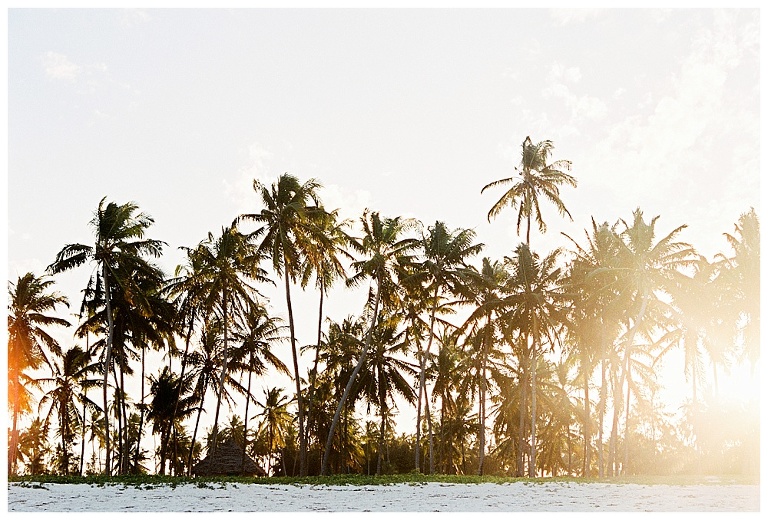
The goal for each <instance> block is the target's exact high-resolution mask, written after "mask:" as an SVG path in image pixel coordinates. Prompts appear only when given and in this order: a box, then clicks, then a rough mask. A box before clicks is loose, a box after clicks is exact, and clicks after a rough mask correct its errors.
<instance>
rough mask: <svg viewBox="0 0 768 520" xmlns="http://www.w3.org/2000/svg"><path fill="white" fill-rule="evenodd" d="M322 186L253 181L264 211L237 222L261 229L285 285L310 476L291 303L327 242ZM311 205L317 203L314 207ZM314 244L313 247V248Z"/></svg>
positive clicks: (302, 462) (303, 453)
mask: <svg viewBox="0 0 768 520" xmlns="http://www.w3.org/2000/svg"><path fill="white" fill-rule="evenodd" d="M320 187H321V186H320V183H318V182H317V181H316V180H314V179H310V180H308V181H307V182H305V183H304V184H301V183H300V182H299V180H298V179H297V178H296V177H294V176H293V175H290V174H288V173H284V174H283V175H281V176H280V178H279V179H278V181H277V183H274V184H272V187H271V189H268V188H267V187H266V186H264V185H263V184H262V183H260V182H259V181H256V180H254V181H253V189H254V190H255V191H256V192H257V193H259V195H260V196H261V199H262V202H263V204H264V209H262V210H261V212H259V213H251V214H244V215H240V216H239V217H238V218H237V221H240V220H249V221H253V222H256V223H257V224H259V225H260V226H261V227H259V228H258V229H257V230H256V231H255V232H254V233H252V234H251V237H254V238H255V237H259V236H262V235H263V237H262V239H261V243H260V244H259V253H260V254H265V255H269V257H270V258H272V267H273V269H274V270H275V272H276V273H277V274H278V276H282V277H283V279H284V281H285V300H286V305H287V307H288V326H289V328H290V333H291V353H292V355H293V372H294V380H295V383H296V398H297V405H298V416H299V439H300V440H299V442H300V452H299V467H300V469H299V472H300V475H301V476H306V474H307V439H306V436H305V435H304V400H303V396H302V393H301V376H300V374H299V359H298V350H297V348H296V329H295V325H294V319H293V305H292V303H291V282H295V281H296V277H297V276H298V275H300V274H301V266H302V262H303V260H304V258H305V257H306V256H307V250H308V249H310V248H315V247H324V245H325V243H326V241H325V240H324V236H323V234H322V232H321V228H320V226H319V225H318V223H319V222H320V221H321V215H322V214H323V213H325V211H324V210H323V209H322V208H321V207H320V200H319V197H318V193H317V192H318V190H319V189H320ZM310 203H314V205H311V204H310ZM310 244H312V245H310Z"/></svg>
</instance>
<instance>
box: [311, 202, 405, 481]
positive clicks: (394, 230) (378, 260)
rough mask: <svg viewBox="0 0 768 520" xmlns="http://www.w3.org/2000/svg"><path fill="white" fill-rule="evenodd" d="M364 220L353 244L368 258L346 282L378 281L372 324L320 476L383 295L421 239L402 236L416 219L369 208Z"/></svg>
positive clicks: (324, 470)
mask: <svg viewBox="0 0 768 520" xmlns="http://www.w3.org/2000/svg"><path fill="white" fill-rule="evenodd" d="M361 223H362V225H363V238H362V240H355V241H353V246H354V248H355V249H357V250H358V251H359V252H360V253H361V254H363V255H365V256H366V258H365V259H363V260H358V261H356V262H354V263H353V264H352V269H354V270H355V271H356V273H355V274H354V275H353V276H352V277H351V278H350V279H349V280H348V281H347V285H349V286H355V285H358V284H360V283H362V281H363V280H365V279H366V278H370V279H372V280H374V281H375V282H376V293H375V297H373V298H371V296H373V288H372V287H371V289H370V290H369V301H370V300H371V299H373V300H374V303H373V311H372V312H371V323H370V325H369V327H368V330H367V332H366V333H365V338H364V342H363V349H362V353H361V354H360V359H358V361H357V365H356V366H355V369H354V371H353V372H352V375H351V376H350V378H349V381H348V382H347V385H346V388H344V393H343V394H342V396H341V399H340V400H339V404H338V407H337V408H336V413H335V414H334V416H333V422H332V423H331V428H330V432H329V433H328V439H327V440H326V443H325V450H324V452H323V462H322V467H321V469H320V474H321V475H325V474H327V472H328V458H329V454H330V451H331V446H332V444H333V433H334V431H335V430H336V426H337V425H338V422H339V417H340V415H341V412H342V410H343V409H344V405H345V404H346V401H347V398H348V397H349V393H350V391H351V390H352V385H353V384H354V383H355V378H356V377H357V374H358V373H359V372H360V370H361V368H362V367H363V364H364V363H365V358H366V356H367V353H368V348H369V346H370V344H371V336H372V334H373V330H374V328H375V327H376V322H377V320H378V319H379V304H380V303H381V300H382V295H384V294H388V295H391V294H393V293H396V292H397V282H396V274H397V269H398V267H399V266H402V265H403V264H407V263H410V262H411V261H412V259H411V257H410V253H411V252H412V251H413V250H414V249H415V248H416V247H417V246H418V240H416V239H415V238H408V237H403V234H404V233H405V232H406V231H408V230H409V229H411V228H413V227H414V226H415V225H416V222H415V221H413V220H410V219H402V218H401V217H394V218H384V219H382V218H381V217H380V216H379V214H378V213H377V212H373V213H371V212H369V211H368V210H366V211H365V213H364V214H363V217H362V218H361Z"/></svg>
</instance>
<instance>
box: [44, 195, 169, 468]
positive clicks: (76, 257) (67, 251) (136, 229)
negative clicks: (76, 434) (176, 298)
mask: <svg viewBox="0 0 768 520" xmlns="http://www.w3.org/2000/svg"><path fill="white" fill-rule="evenodd" d="M137 210H138V206H137V205H136V204H135V203H133V202H127V203H125V204H121V205H118V204H115V203H114V202H110V203H106V197H105V198H103V199H101V201H100V202H99V207H98V208H97V209H96V213H95V215H94V217H93V219H91V222H90V225H91V227H92V228H93V231H94V234H95V237H96V242H95V244H94V245H93V246H89V245H84V244H68V245H66V246H64V248H63V249H62V250H61V251H59V253H58V254H57V255H56V260H55V261H54V262H53V263H52V264H51V265H49V266H48V272H49V273H51V274H56V273H60V272H63V271H68V270H69V269H72V268H75V267H78V266H81V265H83V264H84V263H86V262H94V263H95V264H96V265H97V277H100V278H101V280H102V283H103V287H104V291H105V294H104V304H105V311H106V317H107V340H106V349H105V353H104V365H103V368H104V379H103V384H102V386H103V398H104V410H108V409H109V402H108V376H109V372H110V369H111V366H112V345H113V339H114V316H113V313H112V299H113V295H112V294H111V293H112V292H119V293H122V294H123V295H124V297H125V299H126V300H127V301H130V302H131V303H132V304H133V305H135V306H136V307H138V308H140V309H148V308H149V303H148V302H147V301H146V299H145V298H144V296H143V293H142V291H141V290H140V289H139V288H138V287H137V286H136V283H135V282H134V279H133V278H132V277H128V276H126V275H127V274H137V273H138V274H140V275H142V276H144V277H155V276H157V273H158V269H157V267H156V266H154V265H153V264H152V263H151V262H150V261H149V260H148V259H147V258H146V256H147V255H149V256H151V257H155V258H157V257H159V256H160V254H161V252H162V248H163V245H164V244H165V243H164V242H161V241H159V240H152V239H147V238H145V237H144V236H145V234H146V231H147V229H148V228H149V227H150V226H151V225H152V223H153V222H154V220H153V219H152V217H150V216H149V215H146V214H144V213H137ZM105 420H106V425H105V428H106V432H107V433H106V450H107V455H106V464H105V471H106V473H107V475H110V474H111V462H110V452H111V445H110V434H109V418H108V416H107V415H105Z"/></svg>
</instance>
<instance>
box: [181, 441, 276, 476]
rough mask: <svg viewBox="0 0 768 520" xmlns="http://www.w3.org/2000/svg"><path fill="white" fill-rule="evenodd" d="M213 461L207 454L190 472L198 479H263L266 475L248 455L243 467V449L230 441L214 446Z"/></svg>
mask: <svg viewBox="0 0 768 520" xmlns="http://www.w3.org/2000/svg"><path fill="white" fill-rule="evenodd" d="M214 459H215V460H213V461H212V460H211V457H210V454H208V455H207V456H206V457H205V458H204V459H203V460H201V461H200V462H198V463H197V464H195V466H194V467H193V468H192V471H193V472H194V473H195V475H197V476H200V477H202V476H211V475H239V476H251V477H252V476H257V477H265V476H266V475H267V472H266V471H264V470H263V469H262V468H261V466H259V465H258V464H256V462H254V461H253V459H252V458H250V457H249V456H248V455H246V456H245V465H243V448H242V446H238V445H237V443H236V442H235V441H233V440H231V439H228V440H226V441H224V442H222V443H221V444H219V445H218V446H216V452H215V453H214Z"/></svg>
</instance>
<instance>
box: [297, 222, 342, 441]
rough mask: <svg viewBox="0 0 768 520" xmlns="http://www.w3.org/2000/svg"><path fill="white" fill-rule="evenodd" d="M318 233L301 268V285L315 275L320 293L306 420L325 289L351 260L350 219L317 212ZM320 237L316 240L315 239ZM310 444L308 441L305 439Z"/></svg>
mask: <svg viewBox="0 0 768 520" xmlns="http://www.w3.org/2000/svg"><path fill="white" fill-rule="evenodd" d="M317 220H318V222H317V227H318V229H317V233H313V234H312V235H310V239H311V240H309V241H308V243H307V244H306V245H307V249H306V258H305V262H304V265H303V268H302V274H301V286H302V288H306V286H307V285H308V284H309V281H310V279H311V277H312V276H313V275H314V277H315V285H316V287H317V290H318V292H319V293H320V303H319V305H318V318H317V342H316V343H315V361H314V363H313V365H312V369H311V370H310V371H309V387H308V389H307V421H306V424H307V425H309V424H310V423H311V422H312V415H313V405H314V402H313V401H314V393H315V382H316V378H317V367H318V364H319V362H320V342H321V339H322V330H323V303H324V301H325V294H326V292H327V291H328V289H329V288H330V287H331V286H332V285H333V284H334V283H335V282H336V281H337V280H340V279H344V278H346V271H345V269H344V265H343V264H342V263H341V260H342V258H346V259H348V260H353V257H352V255H351V254H350V253H349V252H348V251H347V248H348V247H349V243H350V241H351V240H352V238H351V237H350V236H349V235H348V234H347V232H346V228H348V227H349V225H350V222H349V221H347V220H343V221H339V216H338V210H334V211H329V212H319V214H318V217H317ZM318 239H319V240H318ZM304 433H305V435H307V437H308V436H309V426H307V427H306V428H305V432H304ZM306 443H307V444H309V440H307V441H306Z"/></svg>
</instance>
